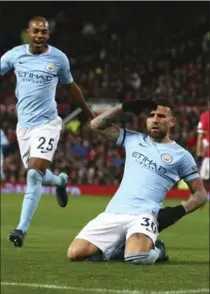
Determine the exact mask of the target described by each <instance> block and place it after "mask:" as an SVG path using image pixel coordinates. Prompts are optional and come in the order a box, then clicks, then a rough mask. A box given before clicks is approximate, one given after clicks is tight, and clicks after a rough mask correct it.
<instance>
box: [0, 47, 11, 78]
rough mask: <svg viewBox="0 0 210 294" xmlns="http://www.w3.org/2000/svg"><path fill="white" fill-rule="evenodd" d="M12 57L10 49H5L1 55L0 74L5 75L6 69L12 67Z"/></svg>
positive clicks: (8, 69)
mask: <svg viewBox="0 0 210 294" xmlns="http://www.w3.org/2000/svg"><path fill="white" fill-rule="evenodd" d="M12 57H13V52H12V50H10V51H7V52H6V53H5V54H4V55H3V56H2V57H1V62H0V75H1V76H3V75H5V74H6V73H7V72H8V71H10V70H11V69H12V68H13V65H12Z"/></svg>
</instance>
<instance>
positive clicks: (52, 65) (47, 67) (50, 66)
mask: <svg viewBox="0 0 210 294" xmlns="http://www.w3.org/2000/svg"><path fill="white" fill-rule="evenodd" d="M46 69H47V71H50V72H51V71H54V69H55V66H54V64H53V63H48V64H47V66H46Z"/></svg>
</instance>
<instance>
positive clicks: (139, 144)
mask: <svg viewBox="0 0 210 294" xmlns="http://www.w3.org/2000/svg"><path fill="white" fill-rule="evenodd" d="M139 145H140V146H141V147H147V146H146V145H143V144H141V143H139Z"/></svg>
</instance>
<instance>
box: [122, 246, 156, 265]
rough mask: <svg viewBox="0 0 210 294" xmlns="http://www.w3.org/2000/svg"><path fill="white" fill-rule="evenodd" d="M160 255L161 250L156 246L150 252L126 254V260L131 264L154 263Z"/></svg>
mask: <svg viewBox="0 0 210 294" xmlns="http://www.w3.org/2000/svg"><path fill="white" fill-rule="evenodd" d="M159 256H160V250H159V249H157V248H155V249H151V250H150V251H149V252H138V253H130V254H125V256H124V258H125V262H127V263H131V264H137V265H138V264H145V265H152V264H154V263H155V262H156V260H157V259H158V258H159Z"/></svg>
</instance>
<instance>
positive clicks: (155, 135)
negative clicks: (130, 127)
mask: <svg viewBox="0 0 210 294" xmlns="http://www.w3.org/2000/svg"><path fill="white" fill-rule="evenodd" d="M147 133H148V135H149V136H150V137H151V138H152V139H154V140H155V141H158V142H161V141H162V140H163V139H164V138H165V137H166V136H167V131H166V130H161V129H157V130H152V129H151V128H148V127H147Z"/></svg>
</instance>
